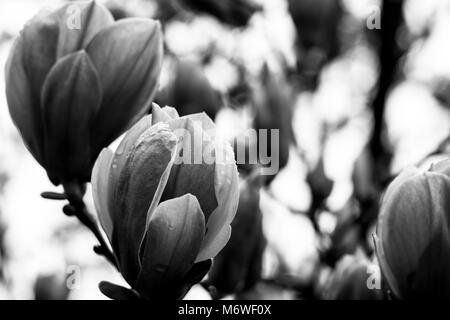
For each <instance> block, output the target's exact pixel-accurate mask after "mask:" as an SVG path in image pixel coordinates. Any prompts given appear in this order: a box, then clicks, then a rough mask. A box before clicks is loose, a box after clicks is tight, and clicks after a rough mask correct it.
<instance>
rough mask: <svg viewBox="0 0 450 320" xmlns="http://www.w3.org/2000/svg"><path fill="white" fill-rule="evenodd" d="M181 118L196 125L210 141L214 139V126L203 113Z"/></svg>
mask: <svg viewBox="0 0 450 320" xmlns="http://www.w3.org/2000/svg"><path fill="white" fill-rule="evenodd" d="M182 118H189V119H190V120H191V121H193V122H194V123H196V124H198V125H199V126H200V127H201V128H202V129H203V131H205V132H206V133H207V134H208V136H209V137H210V138H211V139H215V137H216V125H215V124H214V122H213V121H212V120H211V118H210V117H208V115H207V114H206V113H205V112H200V113H194V114H190V115H187V116H184V117H182Z"/></svg>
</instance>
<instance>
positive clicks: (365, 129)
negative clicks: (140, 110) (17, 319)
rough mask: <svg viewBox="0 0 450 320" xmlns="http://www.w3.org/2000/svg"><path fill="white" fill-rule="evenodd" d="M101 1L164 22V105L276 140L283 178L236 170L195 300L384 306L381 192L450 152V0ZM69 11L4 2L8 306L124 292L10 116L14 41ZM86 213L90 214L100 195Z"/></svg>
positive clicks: (2, 255) (42, 1) (2, 227)
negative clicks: (46, 18) (213, 254)
mask: <svg viewBox="0 0 450 320" xmlns="http://www.w3.org/2000/svg"><path fill="white" fill-rule="evenodd" d="M97 1H98V2H101V3H103V4H105V5H106V6H107V7H108V8H109V9H110V10H111V12H112V13H113V15H114V17H115V18H116V19H122V18H126V17H132V16H140V17H150V18H155V19H159V20H160V21H161V23H162V26H163V32H164V39H165V61H164V66H163V71H162V74H161V77H160V89H159V91H158V93H157V95H156V98H155V101H156V102H157V103H159V104H160V105H170V106H174V107H176V108H177V110H178V112H179V113H180V114H190V113H195V112H202V111H204V112H206V113H207V114H208V115H209V116H210V117H211V118H213V119H214V121H215V122H216V125H217V128H218V131H219V135H221V136H223V137H225V138H226V139H228V140H229V141H230V142H236V141H237V137H239V136H241V135H242V134H243V133H244V132H245V130H246V129H248V128H251V127H253V128H256V129H275V128H277V129H280V144H279V150H280V161H279V163H280V170H279V172H278V173H277V174H275V175H273V176H265V177H260V176H258V175H257V174H255V169H256V168H255V167H256V166H255V165H252V164H240V165H239V171H240V177H241V178H240V179H241V185H240V188H241V191H240V193H241V195H240V203H239V208H238V213H237V215H236V219H235V221H234V222H233V224H232V226H233V234H232V238H231V240H230V242H229V243H228V245H227V246H226V248H225V249H224V250H223V251H222V252H221V253H220V254H219V256H218V257H217V259H216V261H215V264H214V266H213V268H212V270H211V272H210V274H209V276H208V278H207V279H206V280H205V282H204V283H203V284H202V285H196V286H195V287H194V288H193V289H192V290H191V291H190V292H189V293H188V295H187V297H186V298H187V299H211V298H221V299H381V298H383V290H382V288H381V285H380V279H379V278H380V275H379V268H378V266H377V261H376V258H375V257H374V254H373V244H372V236H371V235H372V233H373V232H374V228H375V224H376V218H377V213H378V203H379V199H380V196H381V195H382V193H383V191H384V189H385V187H386V186H387V184H388V183H389V182H390V181H391V179H392V178H393V177H395V175H396V174H397V173H398V172H399V171H400V170H401V169H403V168H405V167H406V166H409V165H419V166H427V165H428V163H429V162H430V161H431V159H436V158H439V157H445V156H446V154H447V153H448V152H449V150H450V149H449V147H448V146H447V144H448V141H449V140H450V136H449V134H450V114H449V107H450V59H449V57H450V42H449V41H448V39H449V37H450V1H447V0H429V1H423V0H378V1H377V0H217V1H214V0H128V1H125V0H105V1H100V0H97ZM62 2H63V1H58V0H0V73H1V75H0V299H104V297H103V295H102V294H101V293H100V292H99V290H98V288H97V285H98V283H99V281H101V280H108V281H112V282H115V283H119V284H120V283H121V284H125V282H124V280H123V279H122V278H121V276H120V275H119V274H118V273H117V272H116V271H115V270H114V269H113V268H112V267H111V266H110V265H108V264H107V263H106V262H105V261H103V258H101V257H98V256H96V255H95V253H94V252H93V251H92V246H93V245H94V244H95V243H96V242H95V239H94V237H93V236H92V235H91V234H90V233H89V232H88V231H86V230H85V228H84V227H83V226H81V225H79V223H78V222H77V221H76V220H75V219H72V218H68V217H66V216H65V215H64V214H62V212H61V208H62V206H63V203H62V202H61V203H58V202H56V201H48V200H45V199H42V198H41V197H40V193H41V192H43V191H49V190H55V187H54V186H53V185H51V183H50V182H49V181H48V179H47V176H46V173H45V171H44V170H43V169H42V168H41V167H40V166H39V165H38V164H37V162H36V161H35V160H34V159H33V158H32V156H31V155H30V154H29V153H28V152H27V150H26V149H25V147H24V146H23V144H22V141H21V139H20V136H19V134H18V131H17V130H16V129H15V127H14V125H13V124H12V121H11V119H10V116H9V113H8V108H7V104H6V98H5V93H4V92H5V83H4V64H5V61H6V58H7V56H8V53H9V50H10V48H11V45H12V43H13V41H14V38H15V37H16V36H17V35H18V33H19V31H20V30H21V28H22V27H23V25H24V24H25V23H26V21H27V20H29V19H30V18H31V17H32V16H33V15H35V14H36V13H37V12H38V11H39V10H41V9H43V8H46V7H54V6H57V5H59V4H61V3H62ZM248 143H249V144H251V143H257V142H255V141H248ZM247 147H248V146H247ZM59 191H61V190H59ZM86 202H87V203H88V205H89V206H90V209H91V211H94V207H93V203H92V197H91V194H90V191H89V190H88V192H87V195H86Z"/></svg>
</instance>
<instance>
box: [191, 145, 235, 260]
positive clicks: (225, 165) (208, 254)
mask: <svg viewBox="0 0 450 320" xmlns="http://www.w3.org/2000/svg"><path fill="white" fill-rule="evenodd" d="M216 143H217V144H216V155H217V159H218V160H217V162H216V170H215V178H214V190H215V192H216V198H217V201H218V207H217V208H216V209H215V210H214V212H213V213H212V215H211V216H210V217H209V220H208V223H207V225H206V229H207V232H206V235H205V240H204V241H203V244H202V248H201V250H200V252H199V254H198V256H197V259H196V260H195V261H196V262H198V261H203V260H207V259H211V258H213V257H215V256H216V255H217V253H219V251H220V250H222V249H223V247H224V246H225V245H226V244H227V242H228V240H229V238H230V234H231V227H230V224H231V222H232V221H233V219H234V216H235V214H236V211H237V207H238V203H239V179H238V171H237V167H236V163H235V161H234V153H233V149H232V148H231V146H230V144H229V143H227V142H225V141H222V140H219V139H217V140H216Z"/></svg>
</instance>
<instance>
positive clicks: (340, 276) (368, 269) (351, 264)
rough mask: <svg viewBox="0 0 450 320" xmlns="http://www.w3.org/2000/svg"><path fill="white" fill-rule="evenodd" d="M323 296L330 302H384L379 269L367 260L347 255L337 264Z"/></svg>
mask: <svg viewBox="0 0 450 320" xmlns="http://www.w3.org/2000/svg"><path fill="white" fill-rule="evenodd" d="M322 294H323V298H325V299H328V300H382V299H383V291H382V290H381V277H380V272H379V267H378V266H377V265H376V264H371V263H370V262H369V261H368V260H367V259H366V258H363V257H358V256H356V255H345V256H344V257H342V259H341V260H340V261H339V262H338V263H337V265H336V268H335V269H334V271H333V272H332V274H331V276H330V278H329V279H328V281H327V283H326V285H325V287H324V288H323V292H322Z"/></svg>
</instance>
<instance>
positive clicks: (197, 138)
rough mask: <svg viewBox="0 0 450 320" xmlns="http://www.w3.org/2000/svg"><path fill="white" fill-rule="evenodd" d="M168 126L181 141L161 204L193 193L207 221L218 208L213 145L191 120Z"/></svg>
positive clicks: (172, 122)
mask: <svg viewBox="0 0 450 320" xmlns="http://www.w3.org/2000/svg"><path fill="white" fill-rule="evenodd" d="M167 124H168V125H169V126H170V128H171V129H172V130H173V132H174V134H175V135H176V136H177V138H178V147H177V155H176V159H175V163H174V165H173V167H172V170H171V172H170V176H169V179H168V181H167V185H166V188H165V190H164V192H163V194H162V198H161V201H165V200H168V199H172V198H174V197H179V196H182V195H184V194H186V193H192V194H193V195H194V196H196V197H197V199H198V201H199V202H200V206H201V208H202V210H203V212H204V213H205V219H206V220H208V218H209V216H210V215H211V214H212V212H213V211H214V209H216V207H217V199H216V195H215V192H214V172H215V169H214V168H215V155H214V144H213V142H212V141H211V139H210V138H209V136H208V135H207V134H206V133H205V132H204V131H203V130H202V129H201V127H199V126H197V125H196V124H195V123H194V122H192V120H190V119H189V118H180V119H175V120H171V121H169V122H167Z"/></svg>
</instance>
